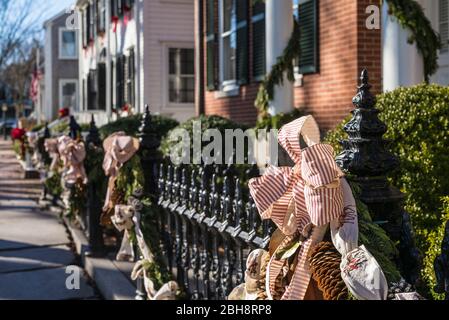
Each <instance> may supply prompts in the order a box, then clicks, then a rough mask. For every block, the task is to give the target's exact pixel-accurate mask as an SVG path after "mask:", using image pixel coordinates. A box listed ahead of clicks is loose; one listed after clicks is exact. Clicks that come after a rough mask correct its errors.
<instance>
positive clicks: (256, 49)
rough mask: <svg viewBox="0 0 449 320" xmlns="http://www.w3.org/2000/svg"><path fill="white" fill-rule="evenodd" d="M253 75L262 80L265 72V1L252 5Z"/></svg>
mask: <svg viewBox="0 0 449 320" xmlns="http://www.w3.org/2000/svg"><path fill="white" fill-rule="evenodd" d="M252 15H253V20H252V21H253V22H252V23H253V48H252V49H253V77H254V79H255V80H262V78H263V77H264V76H265V74H266V72H267V64H266V61H267V60H266V36H265V35H266V32H265V28H266V27H265V2H263V1H258V2H256V3H255V4H254V5H253V14H252Z"/></svg>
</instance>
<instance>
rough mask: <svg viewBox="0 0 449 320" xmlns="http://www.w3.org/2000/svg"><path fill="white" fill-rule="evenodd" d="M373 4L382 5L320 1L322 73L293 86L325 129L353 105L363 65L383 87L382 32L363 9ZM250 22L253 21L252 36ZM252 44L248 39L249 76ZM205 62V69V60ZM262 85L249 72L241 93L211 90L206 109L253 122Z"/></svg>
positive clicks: (362, 0) (364, 0) (377, 87)
mask: <svg viewBox="0 0 449 320" xmlns="http://www.w3.org/2000/svg"><path fill="white" fill-rule="evenodd" d="M370 4H377V5H378V1H376V0H339V1H333V0H320V1H319V50H320V54H319V61H320V62H319V72H318V73H316V74H310V75H305V76H304V78H303V84H302V86H300V87H296V88H295V92H294V97H295V102H294V103H295V107H296V108H300V109H303V110H305V112H307V113H309V114H313V115H314V116H315V117H316V119H317V121H318V123H319V124H320V127H321V128H322V129H323V130H329V129H331V128H333V127H334V126H335V125H336V124H338V123H339V122H340V121H341V120H342V119H344V118H345V117H346V116H347V115H348V114H349V111H350V110H351V109H352V108H353V106H352V104H351V101H352V97H353V96H354V95H355V93H356V87H357V85H358V79H359V76H360V72H361V70H362V68H365V67H366V68H368V71H369V73H370V79H371V81H370V82H371V83H372V84H373V92H374V93H379V92H380V91H381V33H380V30H368V29H366V26H365V21H366V18H367V17H368V15H367V14H366V13H365V10H366V7H367V6H368V5H370ZM204 12H206V10H204ZM204 19H206V17H204ZM205 21H206V20H205ZM216 25H217V23H216ZM251 27H252V26H251V24H249V33H250V35H251V34H252V32H251V31H252V30H251ZM250 39H251V37H250ZM250 42H251V40H250ZM251 48H252V45H251V43H250V45H249V49H250V50H249V56H250V59H249V64H250V72H249V73H250V75H252V70H251V67H252V61H251V58H252V54H251ZM204 66H205V67H204V69H206V62H204ZM204 71H205V72H206V70H204ZM204 85H205V86H206V83H205V84H204ZM258 86H259V84H258V83H256V82H254V81H253V79H251V76H250V84H249V85H247V86H242V87H241V88H240V95H239V96H236V97H227V98H217V97H216V94H215V92H210V91H207V92H206V93H205V113H206V114H217V115H221V116H224V117H228V118H231V119H233V120H235V121H237V122H244V123H249V124H254V123H255V121H256V118H257V111H256V109H255V107H254V101H255V98H256V95H257V90H258Z"/></svg>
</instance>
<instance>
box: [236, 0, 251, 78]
mask: <svg viewBox="0 0 449 320" xmlns="http://www.w3.org/2000/svg"><path fill="white" fill-rule="evenodd" d="M236 11H237V81H238V83H239V84H247V83H248V0H238V1H237V0H236Z"/></svg>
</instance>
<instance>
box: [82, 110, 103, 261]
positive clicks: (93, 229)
mask: <svg viewBox="0 0 449 320" xmlns="http://www.w3.org/2000/svg"><path fill="white" fill-rule="evenodd" d="M97 148H101V139H100V135H99V133H98V128H97V126H96V123H95V118H94V115H92V120H91V122H90V128H89V134H88V135H87V137H86V149H87V151H88V152H90V151H94V150H95V149H97ZM90 170H92V168H86V171H87V172H88V173H89V172H90ZM98 187H99V186H97V183H96V182H95V181H88V185H87V212H86V214H87V219H86V220H87V233H88V239H89V250H88V251H87V252H86V254H85V255H86V256H102V255H103V254H104V242H103V229H102V227H101V225H100V217H101V205H100V202H99V201H98V200H99V199H98V197H97V196H96V195H97V193H98Z"/></svg>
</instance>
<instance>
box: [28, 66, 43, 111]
mask: <svg viewBox="0 0 449 320" xmlns="http://www.w3.org/2000/svg"><path fill="white" fill-rule="evenodd" d="M41 79H42V72H41V71H40V70H39V69H38V68H36V69H35V70H34V72H33V76H32V78H31V87H30V99H31V100H32V101H33V102H34V103H36V102H37V101H38V100H39V93H40V85H39V82H40V80H41Z"/></svg>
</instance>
